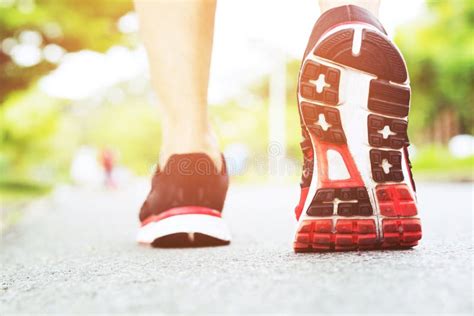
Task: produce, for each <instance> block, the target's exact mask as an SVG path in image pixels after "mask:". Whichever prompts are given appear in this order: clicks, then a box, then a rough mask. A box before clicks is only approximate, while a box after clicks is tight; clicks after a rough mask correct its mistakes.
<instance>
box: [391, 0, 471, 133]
mask: <svg viewBox="0 0 474 316" xmlns="http://www.w3.org/2000/svg"><path fill="white" fill-rule="evenodd" d="M427 5H428V10H429V12H428V14H427V15H426V16H425V17H424V18H420V19H418V20H417V21H415V22H413V23H412V24H409V25H405V26H404V27H403V28H401V29H400V30H399V32H398V33H397V37H396V41H397V43H398V44H399V45H400V48H401V50H402V51H403V53H404V54H405V58H406V60H407V63H408V68H409V71H410V79H411V82H412V105H413V106H412V108H411V115H410V119H411V120H413V121H415V124H411V125H410V129H411V130H412V134H413V132H414V133H415V134H416V135H420V136H421V135H423V132H426V131H427V130H430V127H432V126H433V124H436V123H435V122H437V121H438V122H439V121H440V120H439V119H440V118H441V116H442V117H445V118H446V119H442V120H441V121H448V120H451V117H452V116H453V115H454V116H455V119H456V120H457V122H456V124H453V125H454V126H456V129H458V132H461V133H471V134H472V133H473V132H474V124H473V123H474V122H473V115H472V104H473V93H474V92H473V91H474V89H473V88H472V87H473V78H474V1H472V0H445V1H428V2H427ZM446 125H449V124H444V123H442V122H441V123H440V124H436V126H437V127H436V128H438V129H440V128H441V129H443V128H446ZM434 132H435V131H434ZM434 132H433V133H432V134H436V133H434ZM450 136H453V135H450ZM430 138H431V139H430ZM434 138H436V137H433V135H431V137H429V138H428V139H426V138H424V139H423V140H435V141H436V140H437V139H434ZM443 138H444V139H446V137H443Z"/></svg>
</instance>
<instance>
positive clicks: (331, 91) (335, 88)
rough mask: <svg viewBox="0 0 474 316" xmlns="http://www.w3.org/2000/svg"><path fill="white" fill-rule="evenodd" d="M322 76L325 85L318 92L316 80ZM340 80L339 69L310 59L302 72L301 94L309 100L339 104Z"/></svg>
mask: <svg viewBox="0 0 474 316" xmlns="http://www.w3.org/2000/svg"><path fill="white" fill-rule="evenodd" d="M320 78H321V79H323V80H324V86H323V87H322V90H321V91H320V92H318V89H317V85H316V81H318V80H320ZM339 80H340V71H339V69H336V68H333V67H328V66H325V65H322V64H320V63H317V62H314V61H311V60H308V61H307V62H306V63H305V64H304V66H303V71H302V72H301V77H300V84H299V91H300V94H301V96H302V97H304V98H306V99H308V100H312V101H317V102H323V103H325V104H328V105H337V104H338V102H339Z"/></svg>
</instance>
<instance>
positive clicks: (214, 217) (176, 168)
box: [137, 153, 230, 247]
mask: <svg viewBox="0 0 474 316" xmlns="http://www.w3.org/2000/svg"><path fill="white" fill-rule="evenodd" d="M221 159H222V168H221V170H219V169H218V168H217V167H216V166H215V164H214V163H213V161H212V160H211V158H209V156H208V155H206V154H202V153H193V154H179V155H173V156H171V157H170V158H169V159H168V161H167V163H166V165H165V167H164V168H163V169H161V168H158V170H157V171H156V173H155V174H154V175H153V179H152V184H151V190H150V193H149V194H148V197H147V198H146V200H145V202H144V203H143V205H142V208H141V210H140V222H141V227H140V229H139V231H138V235H137V241H138V242H140V243H144V244H149V245H152V246H156V247H196V246H217V245H226V244H229V242H230V233H229V229H228V228H227V225H226V223H225V222H224V220H223V219H222V217H221V215H222V208H223V206H224V200H225V196H226V193H227V187H228V183H229V179H228V176H227V170H226V166H225V161H224V158H223V157H222V156H221Z"/></svg>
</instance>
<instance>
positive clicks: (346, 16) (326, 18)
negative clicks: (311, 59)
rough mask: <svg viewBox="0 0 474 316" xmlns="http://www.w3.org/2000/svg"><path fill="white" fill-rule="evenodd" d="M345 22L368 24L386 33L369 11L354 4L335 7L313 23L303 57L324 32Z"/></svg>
mask: <svg viewBox="0 0 474 316" xmlns="http://www.w3.org/2000/svg"><path fill="white" fill-rule="evenodd" d="M347 22H360V23H366V24H370V25H372V26H374V27H376V28H377V29H379V30H380V31H381V32H382V33H384V34H387V32H386V31H385V29H384V28H383V26H382V23H380V21H379V20H378V19H377V17H375V16H374V15H373V14H372V13H371V12H370V11H368V10H366V9H364V8H361V7H358V6H355V5H344V6H340V7H336V8H333V9H331V10H328V11H326V12H324V13H323V14H322V15H321V16H320V17H319V19H318V20H317V21H316V23H315V24H314V27H313V31H312V32H311V36H310V38H309V41H308V45H307V46H306V50H305V52H304V56H303V59H304V57H306V55H308V54H309V53H310V52H311V50H312V49H313V48H314V45H316V43H317V42H318V40H319V38H320V37H321V36H322V35H323V34H324V33H326V32H327V31H328V30H329V29H331V28H333V27H335V26H337V25H339V24H342V23H347Z"/></svg>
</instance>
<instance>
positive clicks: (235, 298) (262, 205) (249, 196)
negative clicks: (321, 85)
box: [0, 182, 473, 315]
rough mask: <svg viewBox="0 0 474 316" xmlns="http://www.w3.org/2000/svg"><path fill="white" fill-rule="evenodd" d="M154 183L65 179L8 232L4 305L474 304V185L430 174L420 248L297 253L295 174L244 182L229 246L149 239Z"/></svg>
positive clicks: (8, 308) (195, 308) (450, 307)
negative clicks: (74, 184)
mask: <svg viewBox="0 0 474 316" xmlns="http://www.w3.org/2000/svg"><path fill="white" fill-rule="evenodd" d="M146 190H147V188H146V185H145V183H141V182H140V183H139V184H137V185H133V186H131V187H130V188H128V189H123V190H120V191H117V192H106V191H101V190H99V191H97V190H91V189H77V188H75V189H72V188H68V187H65V188H61V189H58V190H57V191H56V192H55V193H54V195H53V196H52V197H50V198H48V199H44V200H42V201H39V202H38V203H35V204H34V205H32V206H31V208H30V209H29V210H27V211H26V212H25V216H24V219H23V220H22V221H21V222H20V223H19V224H18V225H16V226H15V227H13V228H12V229H10V231H9V232H8V233H7V234H6V235H5V236H3V238H2V241H1V243H0V246H1V255H0V259H1V278H2V280H1V288H0V314H2V315H5V314H12V313H39V312H40V313H61V314H65V313H113V312H124V313H185V314H188V313H191V312H197V313H200V314H203V313H216V312H217V313H231V314H255V313H278V314H293V313H318V312H328V313H367V312H373V313H396V314H405V313H412V312H425V313H429V314H433V313H450V314H453V313H465V314H471V313H472V309H473V303H472V302H473V298H472V297H473V296H472V295H473V293H472V291H473V290H472V226H473V223H472V220H473V219H472V214H473V208H472V206H473V189H472V184H429V183H420V184H419V199H420V206H421V207H420V208H421V217H422V220H423V229H424V238H423V240H422V242H421V244H420V246H419V247H417V248H416V249H414V250H404V251H371V252H350V253H331V254H294V253H293V251H292V248H291V239H292V238H293V230H294V218H293V207H294V205H295V203H296V200H297V198H298V191H297V190H298V188H297V186H296V185H295V186H283V185H282V186H267V187H265V186H263V185H260V186H240V187H239V186H234V187H233V188H232V189H231V191H230V193H229V199H228V201H227V205H226V210H225V216H226V218H227V219H228V220H229V223H230V225H231V228H232V231H233V237H234V239H233V242H232V244H231V245H230V246H227V247H216V248H198V249H152V248H148V247H144V246H139V245H137V244H135V242H134V235H135V229H136V227H137V224H138V222H137V217H136V211H137V209H138V206H139V204H140V202H141V199H142V198H143V196H144V194H145V193H146Z"/></svg>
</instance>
